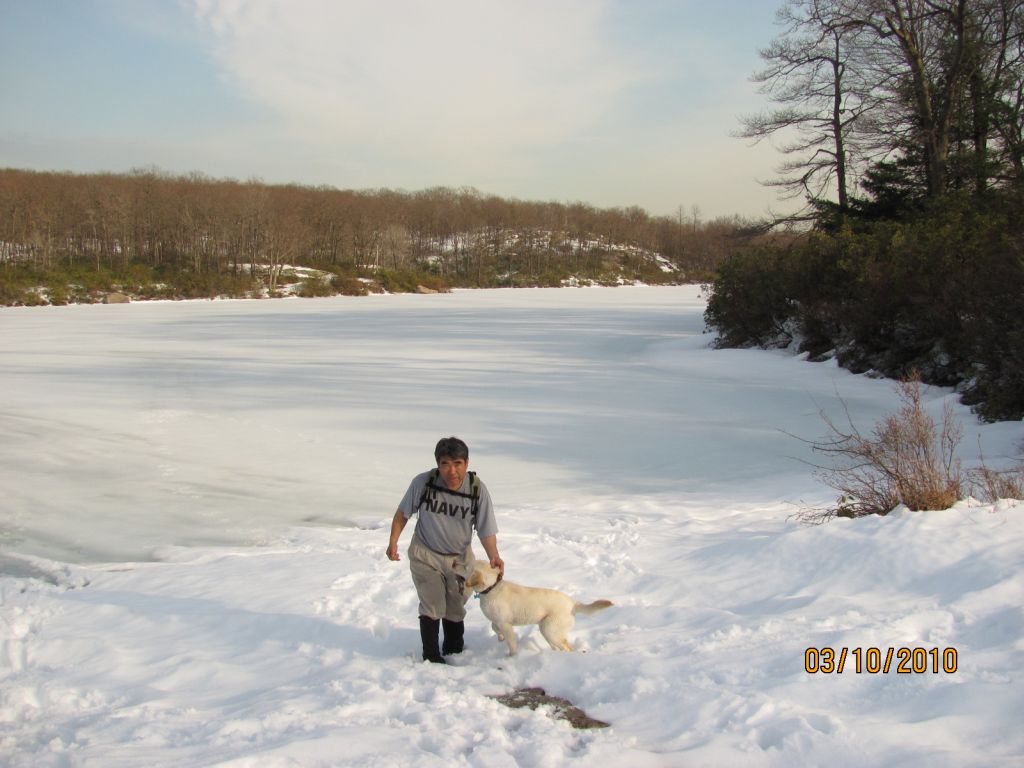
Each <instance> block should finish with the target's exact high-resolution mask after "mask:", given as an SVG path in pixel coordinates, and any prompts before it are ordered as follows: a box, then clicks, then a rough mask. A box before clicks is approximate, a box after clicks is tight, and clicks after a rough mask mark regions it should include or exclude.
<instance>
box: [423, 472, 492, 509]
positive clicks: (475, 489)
mask: <svg viewBox="0 0 1024 768" xmlns="http://www.w3.org/2000/svg"><path fill="white" fill-rule="evenodd" d="M438 477H440V473H439V472H438V470H437V468H436V467H435V468H434V469H432V470H430V474H429V475H427V482H426V483H424V484H423V493H421V494H420V500H419V501H418V502H416V509H417V510H419V508H420V507H422V506H423V502H424V501H426V500H427V494H428V493H430V491H434V493H435V494H436V493H437V492H438V491H442V492H443V493H449V494H451V495H452V496H461V497H463V498H465V499H472V500H473V511H472V514H473V519H474V520H476V515H477V512H479V511H480V478H479V477H477V474H476V472H472V471H471V472H470V473H469V493H462V491H450V490H448V489H447V488H445V487H444V486H441V485H438V483H437V479H438Z"/></svg>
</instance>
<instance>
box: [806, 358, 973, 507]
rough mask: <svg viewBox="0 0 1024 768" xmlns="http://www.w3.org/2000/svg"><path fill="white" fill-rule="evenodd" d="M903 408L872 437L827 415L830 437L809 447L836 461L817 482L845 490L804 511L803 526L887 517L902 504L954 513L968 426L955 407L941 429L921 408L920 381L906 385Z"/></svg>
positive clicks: (823, 469) (962, 480)
mask: <svg viewBox="0 0 1024 768" xmlns="http://www.w3.org/2000/svg"><path fill="white" fill-rule="evenodd" d="M897 386H898V389H899V396H900V400H901V401H902V407H901V408H900V409H899V411H897V412H896V413H894V414H890V415H889V416H886V417H885V418H883V419H882V420H881V421H880V422H878V423H877V424H876V425H875V427H874V429H873V430H872V432H871V434H870V435H863V434H861V432H860V431H859V430H858V429H857V428H856V427H855V426H853V423H852V421H851V420H850V418H849V414H847V424H848V427H847V428H845V429H842V428H840V427H838V426H836V424H835V423H834V422H833V421H832V420H831V419H829V418H828V417H827V416H825V414H824V413H823V414H822V419H823V420H824V421H825V423H826V425H828V428H829V431H830V432H831V436H830V437H829V438H827V439H826V440H822V441H818V442H815V441H808V442H810V444H811V447H812V448H813V450H814V451H815V452H816V453H820V454H822V455H824V456H826V457H828V459H829V462H830V463H829V465H828V466H821V465H815V467H816V470H817V473H816V474H817V476H818V477H819V478H820V479H821V480H822V481H823V482H824V483H825V484H826V485H828V486H830V487H831V488H834V489H835V490H837V491H839V494H840V495H839V498H838V499H837V501H836V503H835V505H833V506H831V507H827V508H825V509H808V510H803V511H801V512H800V513H798V515H797V517H798V518H799V519H801V520H803V521H804V522H811V523H821V522H825V521H826V520H830V519H832V518H833V517H863V516H865V515H885V514H888V513H889V512H890V511H892V510H893V509H894V508H895V507H896V506H897V505H899V504H900V503H902V504H905V505H906V506H907V507H908V508H909V509H913V510H934V509H948V508H949V507H951V506H952V505H953V504H954V503H955V502H956V501H957V500H959V499H961V498H963V497H964V495H965V494H964V489H965V487H966V479H965V475H964V472H963V470H962V468H961V466H960V462H959V460H958V459H957V458H956V456H955V454H956V447H957V445H958V444H959V442H960V439H961V438H962V437H963V428H962V427H961V425H960V423H959V421H957V419H956V417H955V415H954V414H953V406H952V405H951V404H949V403H947V404H946V408H945V410H944V411H943V414H942V422H941V424H936V423H935V421H934V419H932V418H931V417H930V416H929V415H928V414H927V413H925V411H924V408H923V407H922V405H921V382H920V379H919V378H917V377H916V376H913V377H911V378H909V379H906V380H903V381H901V382H899V384H898V385H897Z"/></svg>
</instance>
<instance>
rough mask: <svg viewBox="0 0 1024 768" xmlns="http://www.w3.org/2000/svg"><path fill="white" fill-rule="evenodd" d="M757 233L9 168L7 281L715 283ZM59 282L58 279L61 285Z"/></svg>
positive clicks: (450, 200)
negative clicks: (297, 271) (292, 276)
mask: <svg viewBox="0 0 1024 768" xmlns="http://www.w3.org/2000/svg"><path fill="white" fill-rule="evenodd" d="M752 231H753V228H752V227H751V225H750V224H749V223H748V222H744V221H742V220H739V219H727V220H716V221H711V222H703V221H700V219H699V216H698V215H697V213H696V211H693V212H691V214H689V215H686V216H684V215H683V214H682V212H681V211H680V214H679V216H677V217H652V216H650V215H648V214H647V213H646V212H645V211H643V210H642V209H640V208H636V207H632V208H625V209H623V208H612V209H596V208H593V207H591V206H589V205H585V204H582V203H573V204H562V203H554V202H547V203H541V202H524V201H519V200H508V199H504V198H500V197H496V196H491V195H483V194H481V193H479V192H477V191H475V190H472V189H463V190H453V189H446V188H438V189H430V190H426V191H422V192H413V193H407V192H396V191H391V190H375V191H349V190H338V189H333V188H327V187H318V188H312V187H305V186H295V185H267V184H263V183H260V182H257V181H250V182H245V183H243V182H238V181H233V180H217V179H211V178H208V177H205V176H203V175H198V174H193V175H189V176H171V175H168V174H165V173H161V172H159V171H156V170H142V171H133V172H131V173H129V174H86V175H80V174H70V173H40V172H33V171H25V170H12V169H8V170H0V263H2V269H0V280H2V281H3V283H2V284H3V285H4V286H6V290H5V295H4V296H2V297H0V298H3V299H4V300H5V301H6V303H16V302H17V297H18V296H19V295H22V296H23V291H24V290H25V289H26V288H27V287H28V286H30V285H31V284H32V281H33V280H40V279H47V280H50V281H51V282H52V281H53V280H54V279H56V280H57V281H58V282H59V281H60V279H62V277H66V278H67V279H68V280H69V281H70V283H71V284H72V285H81V284H82V283H83V281H85V282H89V281H92V282H96V281H99V282H101V283H110V282H117V281H118V280H120V281H122V282H123V281H126V280H127V281H131V282H132V284H133V285H134V286H135V289H136V290H143V291H144V288H142V284H144V283H146V282H147V281H148V283H149V284H150V285H151V286H152V285H154V284H159V285H163V286H165V287H166V286H167V285H169V284H172V285H173V286H174V287H173V289H171V292H172V293H177V294H178V295H207V294H216V293H219V292H227V293H229V294H232V295H237V294H239V293H245V292H251V291H252V290H253V288H254V285H253V284H254V282H256V283H259V284H260V286H262V287H263V288H264V289H266V290H269V291H270V292H271V293H272V292H273V291H274V290H275V288H277V287H278V285H279V282H280V279H281V271H282V270H283V269H284V268H285V266H286V265H295V266H305V267H314V268H317V269H321V270H323V271H325V272H327V273H329V274H330V275H334V276H335V277H336V278H337V279H336V280H335V281H334V287H333V289H328V292H332V291H333V292H338V291H341V292H346V290H347V289H353V290H358V284H357V283H354V282H353V280H354V278H356V277H364V278H366V279H378V278H380V279H381V280H383V281H385V282H386V283H387V284H388V285H389V286H390V287H393V288H395V289H399V290H400V289H403V288H406V289H407V288H409V287H410V286H412V287H415V286H416V285H417V284H426V285H428V286H431V287H442V288H443V287H446V286H476V287H487V286H516V285H559V284H561V282H562V281H564V280H566V279H568V278H570V277H576V278H579V279H585V280H593V281H599V282H601V281H607V282H614V281H616V280H618V279H634V280H643V281H647V282H671V281H681V280H700V279H702V278H705V277H706V276H707V275H709V274H711V273H712V272H713V271H714V270H715V269H716V267H717V266H718V265H719V264H720V263H721V262H722V261H723V260H724V258H725V257H726V255H727V254H728V253H729V252H730V251H731V250H733V249H735V248H736V247H737V244H738V242H739V241H740V240H742V239H744V238H749V237H750V236H751V232H752ZM54 275H56V278H54Z"/></svg>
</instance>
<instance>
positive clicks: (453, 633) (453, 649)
mask: <svg viewBox="0 0 1024 768" xmlns="http://www.w3.org/2000/svg"><path fill="white" fill-rule="evenodd" d="M441 626H442V627H444V643H442V644H441V654H442V655H444V656H447V655H448V654H450V653H462V649H463V647H464V643H463V642H462V636H463V635H464V634H465V632H466V624H465V622H462V621H448V619H441Z"/></svg>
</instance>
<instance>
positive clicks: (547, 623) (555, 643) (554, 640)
mask: <svg viewBox="0 0 1024 768" xmlns="http://www.w3.org/2000/svg"><path fill="white" fill-rule="evenodd" d="M575 623H576V622H575V621H573V618H572V615H571V614H570V615H569V617H568V618H567V619H565V618H560V617H555V616H548V617H546V618H545V619H544V620H543V621H542V622H541V623H540V633H541V634H542V635H544V639H545V640H547V641H548V645H550V646H551V647H552V648H553V649H554V650H556V651H571V650H572V649H573V648H572V645H571V644H570V643H569V640H568V638H567V635H568V633H569V630H570V629H572V627H573V624H575Z"/></svg>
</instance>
